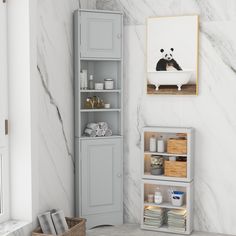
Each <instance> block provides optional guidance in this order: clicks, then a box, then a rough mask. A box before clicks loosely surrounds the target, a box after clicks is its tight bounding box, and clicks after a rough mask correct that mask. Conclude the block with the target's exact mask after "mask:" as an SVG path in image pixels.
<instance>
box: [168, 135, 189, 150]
mask: <svg viewBox="0 0 236 236" xmlns="http://www.w3.org/2000/svg"><path fill="white" fill-rule="evenodd" d="M167 152H168V153H171V154H187V139H185V138H177V139H175V138H170V139H168V140H167Z"/></svg>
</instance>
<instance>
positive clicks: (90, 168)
mask: <svg viewBox="0 0 236 236" xmlns="http://www.w3.org/2000/svg"><path fill="white" fill-rule="evenodd" d="M121 150H122V143H121V139H100V140H82V141H81V151H82V152H81V154H82V155H81V159H82V165H81V172H82V181H81V182H82V215H92V214H101V213H107V212H114V211H121V210H122V202H123V200H122V196H123V184H122V183H123V178H122V175H123V173H122V169H123V167H122V166H123V165H122V160H123V158H122V151H121Z"/></svg>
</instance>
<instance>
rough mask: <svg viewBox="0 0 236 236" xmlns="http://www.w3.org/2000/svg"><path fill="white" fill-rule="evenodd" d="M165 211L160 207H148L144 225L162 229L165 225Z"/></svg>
mask: <svg viewBox="0 0 236 236" xmlns="http://www.w3.org/2000/svg"><path fill="white" fill-rule="evenodd" d="M165 218H166V217H165V209H163V208H159V207H151V206H150V207H147V208H146V209H145V210H144V225H148V226H154V227H158V228H159V227H161V226H162V225H163V224H164V223H165Z"/></svg>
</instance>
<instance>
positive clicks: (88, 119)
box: [80, 111, 122, 138]
mask: <svg viewBox="0 0 236 236" xmlns="http://www.w3.org/2000/svg"><path fill="white" fill-rule="evenodd" d="M80 117H81V121H80V137H84V135H83V134H84V130H85V128H86V126H87V124H88V123H98V122H107V124H108V127H109V128H110V129H111V130H112V136H120V135H122V129H121V122H122V121H121V115H120V112H119V111H112V112H106V111H101V112H81V115H80ZM96 138H97V137H96Z"/></svg>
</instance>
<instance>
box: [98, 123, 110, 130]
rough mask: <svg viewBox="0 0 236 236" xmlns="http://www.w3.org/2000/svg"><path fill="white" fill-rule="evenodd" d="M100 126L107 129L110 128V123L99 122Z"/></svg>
mask: <svg viewBox="0 0 236 236" xmlns="http://www.w3.org/2000/svg"><path fill="white" fill-rule="evenodd" d="M98 125H99V128H100V129H103V130H107V129H108V124H107V122H98Z"/></svg>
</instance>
